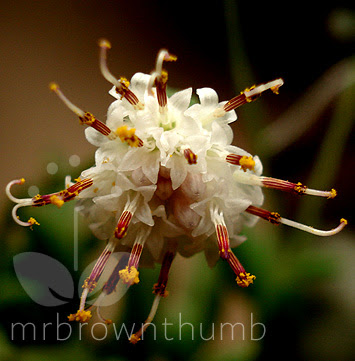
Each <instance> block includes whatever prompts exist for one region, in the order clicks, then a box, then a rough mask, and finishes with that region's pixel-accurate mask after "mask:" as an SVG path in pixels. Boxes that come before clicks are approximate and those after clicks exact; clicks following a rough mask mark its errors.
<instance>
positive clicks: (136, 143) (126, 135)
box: [116, 125, 143, 147]
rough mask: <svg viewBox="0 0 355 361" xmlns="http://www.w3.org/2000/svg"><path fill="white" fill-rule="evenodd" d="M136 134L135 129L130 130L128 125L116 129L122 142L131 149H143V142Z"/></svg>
mask: <svg viewBox="0 0 355 361" xmlns="http://www.w3.org/2000/svg"><path fill="white" fill-rule="evenodd" d="M135 132H136V129H135V128H131V129H128V127H127V125H123V126H121V127H118V128H117V129H116V134H117V136H118V137H119V138H120V139H121V141H122V142H126V143H127V144H128V145H129V146H131V147H142V146H143V140H142V139H140V138H138V137H137V136H136V134H135Z"/></svg>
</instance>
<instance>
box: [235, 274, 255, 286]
mask: <svg viewBox="0 0 355 361" xmlns="http://www.w3.org/2000/svg"><path fill="white" fill-rule="evenodd" d="M255 278H256V277H255V276H254V275H252V274H250V273H243V272H241V273H240V274H239V276H237V278H236V279H235V280H236V281H237V284H238V286H240V287H248V286H249V285H250V284H251V283H254V280H255Z"/></svg>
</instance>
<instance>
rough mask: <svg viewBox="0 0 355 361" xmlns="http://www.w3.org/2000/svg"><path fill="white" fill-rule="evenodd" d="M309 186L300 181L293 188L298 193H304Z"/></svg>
mask: <svg viewBox="0 0 355 361" xmlns="http://www.w3.org/2000/svg"><path fill="white" fill-rule="evenodd" d="M306 189H307V187H306V186H304V185H303V184H302V183H301V182H298V183H297V184H296V185H295V187H294V188H293V190H294V191H295V192H296V193H298V194H304V193H305V191H306Z"/></svg>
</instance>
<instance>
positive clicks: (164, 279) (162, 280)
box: [129, 250, 176, 344]
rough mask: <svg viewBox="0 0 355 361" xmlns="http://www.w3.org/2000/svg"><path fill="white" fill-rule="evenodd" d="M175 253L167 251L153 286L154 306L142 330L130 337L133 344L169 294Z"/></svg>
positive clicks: (139, 337)
mask: <svg viewBox="0 0 355 361" xmlns="http://www.w3.org/2000/svg"><path fill="white" fill-rule="evenodd" d="M175 254H176V252H175V250H169V251H167V252H166V253H165V256H164V259H163V262H162V266H161V269H160V274H159V278H158V282H157V283H156V284H155V285H154V287H153V293H155V295H156V296H155V298H154V301H153V305H152V308H151V310H150V312H149V315H148V317H147V319H146V320H145V322H144V324H143V326H142V327H141V328H140V330H139V331H138V332H136V333H135V334H133V335H132V336H131V337H130V339H129V341H130V342H131V343H133V344H136V343H137V342H138V341H139V340H140V339H141V337H142V334H143V333H144V332H145V330H146V329H147V328H148V326H149V325H150V324H151V322H152V321H153V319H154V316H155V314H156V312H157V309H158V306H159V302H160V300H161V298H163V297H167V296H168V292H167V291H166V290H165V288H166V285H167V283H168V277H169V271H170V267H171V264H172V262H173V260H174V258H175Z"/></svg>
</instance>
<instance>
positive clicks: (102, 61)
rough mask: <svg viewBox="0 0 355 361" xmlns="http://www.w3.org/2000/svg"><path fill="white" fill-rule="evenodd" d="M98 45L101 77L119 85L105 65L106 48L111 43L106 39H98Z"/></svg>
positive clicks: (109, 47) (109, 46)
mask: <svg viewBox="0 0 355 361" xmlns="http://www.w3.org/2000/svg"><path fill="white" fill-rule="evenodd" d="M99 46H100V70H101V74H102V75H103V77H104V78H105V79H106V80H107V81H108V82H110V83H111V84H113V85H115V86H116V87H121V83H120V82H119V81H118V80H117V78H116V77H114V76H113V75H112V74H111V72H110V71H109V69H108V67H107V50H108V49H111V43H110V42H109V41H108V40H106V39H100V40H99Z"/></svg>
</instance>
